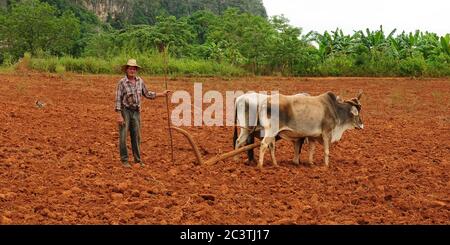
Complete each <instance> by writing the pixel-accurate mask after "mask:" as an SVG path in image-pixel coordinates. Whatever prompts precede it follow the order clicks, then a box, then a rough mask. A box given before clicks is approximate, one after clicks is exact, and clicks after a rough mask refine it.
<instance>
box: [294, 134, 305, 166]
mask: <svg viewBox="0 0 450 245" xmlns="http://www.w3.org/2000/svg"><path fill="white" fill-rule="evenodd" d="M303 142H305V138H300V139H298V140H296V141H294V160H292V161H293V162H294V164H295V165H299V164H300V153H301V152H302V146H303Z"/></svg>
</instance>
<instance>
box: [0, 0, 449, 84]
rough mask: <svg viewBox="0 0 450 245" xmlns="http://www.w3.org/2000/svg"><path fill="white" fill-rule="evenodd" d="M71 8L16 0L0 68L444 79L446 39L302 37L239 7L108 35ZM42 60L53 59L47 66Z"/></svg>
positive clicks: (4, 27) (3, 18) (370, 34)
mask: <svg viewBox="0 0 450 245" xmlns="http://www.w3.org/2000/svg"><path fill="white" fill-rule="evenodd" d="M65 6H67V5H65ZM75 7H76V6H72V8H56V7H54V6H53V5H50V4H48V3H45V2H41V1H38V0H23V1H20V2H18V3H13V4H11V5H10V6H9V8H8V9H6V10H3V11H2V12H0V50H1V55H0V62H2V63H4V64H7V65H8V64H12V63H14V62H16V61H17V60H18V59H19V58H20V57H22V56H23V54H24V53H25V52H29V53H30V54H31V56H32V57H33V59H35V62H34V63H33V62H31V63H32V64H36V66H37V67H44V68H42V70H49V71H54V67H55V66H56V65H57V63H58V62H62V61H63V60H64V61H66V62H69V60H70V62H71V63H70V64H71V65H68V64H61V65H63V66H67V67H66V69H67V70H73V71H82V72H94V73H95V72H115V71H118V70H117V69H106V68H102V69H100V68H98V69H97V68H95V69H93V68H92V69H87V68H86V69H87V70H84V69H85V68H83V67H88V66H87V65H86V64H83V62H84V61H85V60H90V63H96V62H93V61H92V59H100V60H102V62H98V63H103V64H105V66H107V64H108V62H112V63H117V64H119V63H120V62H122V61H118V60H117V57H120V59H122V60H123V59H126V57H131V56H133V57H141V59H144V60H146V61H148V63H151V60H153V62H155V63H161V59H160V58H157V57H159V56H158V55H159V54H160V53H161V52H162V51H163V50H164V48H168V50H169V53H170V57H171V60H172V61H173V63H171V66H170V67H169V69H170V71H171V72H174V73H176V72H179V71H182V73H183V74H189V73H191V74H200V75H201V74H220V73H221V72H222V71H224V70H226V71H231V70H233V69H234V68H236V70H233V71H239V72H231V73H227V74H243V73H246V74H257V75H273V74H277V75H278V74H280V75H293V76H449V75H450V35H449V34H447V35H445V36H438V35H436V34H434V33H429V32H421V31H416V32H414V33H405V32H401V33H399V34H396V30H394V31H392V32H390V33H385V32H384V30H383V28H382V27H380V29H379V30H369V29H367V30H361V31H356V32H354V33H353V34H344V33H343V32H342V30H340V29H336V30H335V31H331V32H324V33H317V32H309V33H303V32H302V29H301V28H298V27H294V26H292V25H290V24H289V20H288V19H286V18H285V17H283V16H273V17H270V18H266V17H264V16H260V15H253V14H251V13H247V12H242V11H241V10H240V9H237V8H229V9H227V10H225V11H223V13H222V14H216V13H213V12H211V11H209V10H200V11H195V12H193V13H192V14H190V15H189V16H183V17H177V16H174V15H169V14H161V15H159V16H156V17H155V22H154V23H153V24H140V25H130V24H126V25H124V26H123V27H120V28H114V27H113V26H112V25H110V24H108V23H102V22H100V21H99V20H98V19H96V18H95V16H92V15H90V14H89V13H87V12H80V11H79V10H77V9H76V8H75ZM77 11H78V12H77ZM80 13H81V14H80ZM50 57H52V58H50ZM55 57H69V58H65V59H62V58H61V59H59V60H58V58H55ZM150 57H151V58H152V59H149V58H150ZM39 59H40V60H39ZM76 59H79V60H83V61H74V60H76ZM46 60H47V61H49V60H51V62H50V63H51V65H49V63H46ZM105 61H106V63H105ZM176 61H177V62H178V61H179V62H178V63H177V62H176ZM180 62H181V63H180ZM75 63H77V64H80V65H77V66H75V65H74V64H75ZM38 64H39V65H38ZM149 66H151V65H150V64H149ZM208 66H210V67H209V68H208ZM213 66H215V67H220V68H217V69H216V68H212V67H213ZM71 67H72V68H71ZM77 67H78V68H77ZM80 67H81V68H80ZM224 67H226V68H224ZM233 67H234V68H233ZM154 68H155V69H150V70H148V73H150V74H158V73H161V72H162V69H160V68H161V67H160V66H157V67H156V66H155V67H154ZM190 69H192V70H191V71H190ZM206 70H208V72H206ZM241 71H245V72H241Z"/></svg>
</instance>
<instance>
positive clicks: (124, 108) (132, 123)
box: [115, 59, 170, 167]
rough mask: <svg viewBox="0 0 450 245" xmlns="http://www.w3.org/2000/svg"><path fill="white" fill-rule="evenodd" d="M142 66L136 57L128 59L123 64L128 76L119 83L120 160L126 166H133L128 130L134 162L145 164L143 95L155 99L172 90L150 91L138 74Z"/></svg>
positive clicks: (117, 93) (117, 110) (123, 69)
mask: <svg viewBox="0 0 450 245" xmlns="http://www.w3.org/2000/svg"><path fill="white" fill-rule="evenodd" d="M140 68H141V67H140V66H139V65H138V64H137V63H136V60H135V59H130V60H128V62H127V64H126V65H123V66H122V71H123V72H124V73H125V74H126V76H125V77H124V78H122V79H121V80H120V81H119V83H118V84H117V91H116V103H115V110H116V112H117V123H118V124H119V150H120V160H121V161H122V164H123V166H125V167H131V166H130V164H129V163H128V151H127V144H126V143H127V131H128V130H130V136H131V149H132V151H133V157H134V162H135V163H138V164H139V165H140V166H141V167H143V166H144V164H143V163H142V160H141V151H140V144H141V132H140V126H141V117H140V108H141V96H144V97H146V98H147V99H155V98H156V97H165V96H167V95H168V93H169V92H170V91H169V90H166V91H164V92H162V93H156V92H152V91H149V90H148V89H147V87H146V86H145V83H144V80H142V78H140V77H138V76H136V73H137V71H138V70H139V69H140Z"/></svg>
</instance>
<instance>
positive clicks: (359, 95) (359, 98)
mask: <svg viewBox="0 0 450 245" xmlns="http://www.w3.org/2000/svg"><path fill="white" fill-rule="evenodd" d="M362 94H363V91H362V90H361V89H360V90H359V92H358V95H357V96H356V98H357V99H358V100H361V96H362Z"/></svg>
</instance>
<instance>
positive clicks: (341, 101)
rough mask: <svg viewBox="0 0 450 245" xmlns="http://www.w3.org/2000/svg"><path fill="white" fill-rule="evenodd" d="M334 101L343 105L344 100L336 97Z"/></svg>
mask: <svg viewBox="0 0 450 245" xmlns="http://www.w3.org/2000/svg"><path fill="white" fill-rule="evenodd" d="M336 101H337V102H339V103H343V102H344V100H343V99H342V98H341V96H339V95H338V96H337V97H336Z"/></svg>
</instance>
